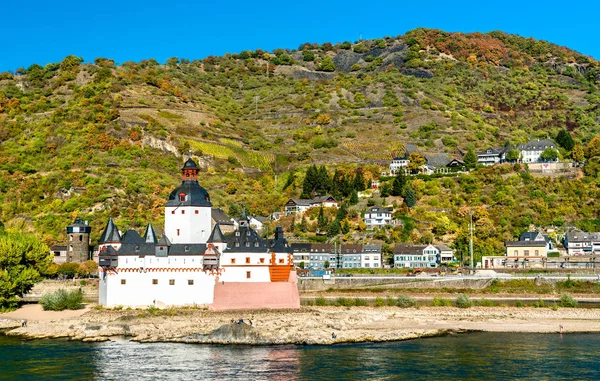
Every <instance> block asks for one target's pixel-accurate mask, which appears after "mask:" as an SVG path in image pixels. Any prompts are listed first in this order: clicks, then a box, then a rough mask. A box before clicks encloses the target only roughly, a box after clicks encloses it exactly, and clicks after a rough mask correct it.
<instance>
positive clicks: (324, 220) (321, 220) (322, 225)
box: [317, 206, 328, 230]
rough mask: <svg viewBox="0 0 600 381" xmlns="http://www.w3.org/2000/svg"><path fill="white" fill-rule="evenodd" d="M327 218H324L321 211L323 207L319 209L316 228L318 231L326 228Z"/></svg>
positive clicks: (323, 213)
mask: <svg viewBox="0 0 600 381" xmlns="http://www.w3.org/2000/svg"><path fill="white" fill-rule="evenodd" d="M327 223H328V222H327V218H326V217H325V212H324V211H323V206H321V207H320V208H319V217H317V226H318V227H319V230H323V229H325V228H326V227H327Z"/></svg>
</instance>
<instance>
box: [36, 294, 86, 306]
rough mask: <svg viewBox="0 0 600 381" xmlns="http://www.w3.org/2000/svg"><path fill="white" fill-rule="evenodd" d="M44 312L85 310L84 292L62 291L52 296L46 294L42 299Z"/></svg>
mask: <svg viewBox="0 0 600 381" xmlns="http://www.w3.org/2000/svg"><path fill="white" fill-rule="evenodd" d="M40 304H41V305H42V308H43V309H44V311H63V310H79V309H82V308H83V292H82V291H81V289H78V290H71V291H67V290H63V289H60V290H58V291H56V292H55V293H52V294H44V295H42V297H41V298H40Z"/></svg>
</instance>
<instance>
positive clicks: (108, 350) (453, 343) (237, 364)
mask: <svg viewBox="0 0 600 381" xmlns="http://www.w3.org/2000/svg"><path fill="white" fill-rule="evenodd" d="M599 338H600V335H577V334H565V335H563V336H562V337H561V336H560V335H558V334H548V335H535V334H502V333H497V334H493V333H478V334H469V335H458V336H449V337H440V338H431V339H420V340H412V341H405V342H396V343H382V344H349V345H338V346H305V347H297V346H276V347H275V346H273V347H250V346H210V345H190V344H174V343H154V344H150V343H147V344H140V343H133V342H129V341H126V340H122V341H117V342H106V343H81V342H68V341H60V340H43V341H21V340H20V339H16V338H7V337H1V336H0V370H1V373H0V379H9V380H10V379H26V380H60V379H65V380H72V379H78V380H89V379H102V380H155V379H168V380H232V379H238V380H276V381H279V380H281V381H288V380H323V379H327V380H334V379H335V380H338V379H344V380H398V379H407V378H409V379H410V380H411V381H413V380H425V379H427V380H448V379H465V380H481V379H485V380H514V379H523V380H541V379H555V380H561V379H583V380H595V379H600V366H599V365H598V364H597V361H596V359H597V358H598V355H600V348H599V347H598V345H597V343H598V339H599Z"/></svg>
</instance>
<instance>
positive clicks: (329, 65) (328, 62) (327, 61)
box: [317, 56, 335, 72]
mask: <svg viewBox="0 0 600 381" xmlns="http://www.w3.org/2000/svg"><path fill="white" fill-rule="evenodd" d="M317 70H320V71H329V72H331V71H335V64H334V63H333V60H332V59H331V57H329V56H327V57H325V58H324V59H323V61H321V63H320V64H319V67H318V68H317Z"/></svg>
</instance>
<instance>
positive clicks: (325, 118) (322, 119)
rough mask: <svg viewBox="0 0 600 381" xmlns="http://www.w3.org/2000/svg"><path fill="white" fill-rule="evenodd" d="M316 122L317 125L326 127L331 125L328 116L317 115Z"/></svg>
mask: <svg viewBox="0 0 600 381" xmlns="http://www.w3.org/2000/svg"><path fill="white" fill-rule="evenodd" d="M316 122H317V124H318V125H321V126H323V125H326V124H329V123H331V117H330V116H329V114H319V116H317V119H316Z"/></svg>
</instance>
